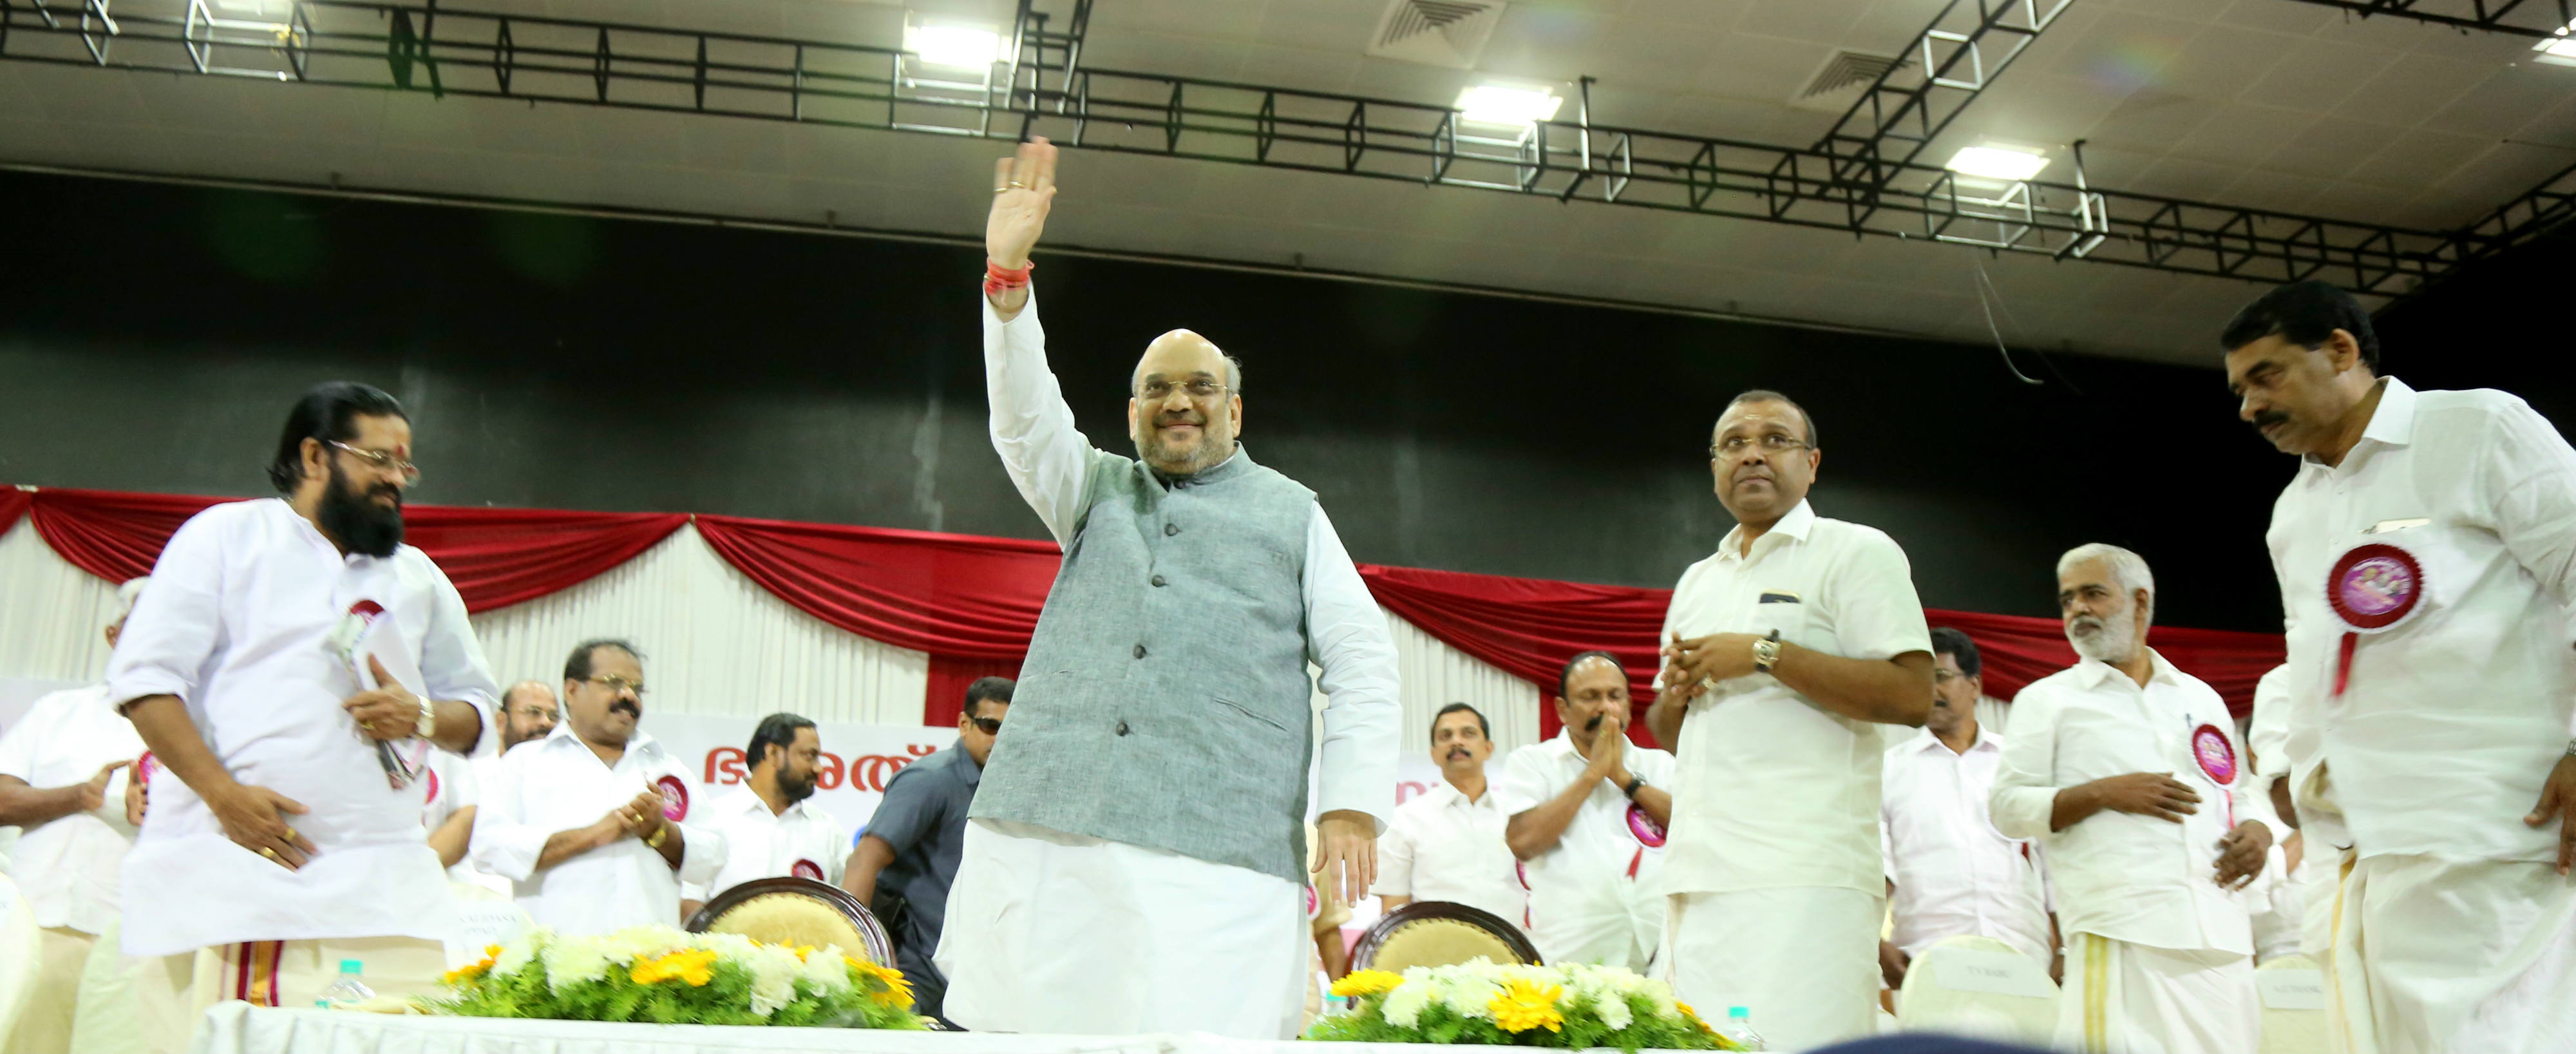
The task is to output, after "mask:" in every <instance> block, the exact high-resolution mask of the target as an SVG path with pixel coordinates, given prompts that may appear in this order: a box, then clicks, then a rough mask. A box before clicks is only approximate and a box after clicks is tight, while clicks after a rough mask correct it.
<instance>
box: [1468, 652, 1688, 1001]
mask: <svg viewBox="0 0 2576 1054" xmlns="http://www.w3.org/2000/svg"><path fill="white" fill-rule="evenodd" d="M1556 683H1557V696H1556V717H1557V720H1558V721H1559V722H1560V723H1562V724H1563V725H1564V728H1563V729H1562V730H1560V731H1559V732H1558V733H1557V734H1556V738H1554V739H1550V740H1548V741H1547V742H1545V743H1533V744H1531V745H1529V746H1525V747H1522V748H1520V749H1518V750H1515V751H1512V752H1511V754H1510V756H1508V757H1505V758H1504V759H1503V774H1502V777H1501V778H1500V779H1497V780H1495V781H1494V808H1495V809H1496V810H1497V811H1499V812H1501V813H1503V814H1504V815H1505V816H1507V817H1509V819H1508V820H1506V821H1504V824H1503V841H1504V843H1505V844H1506V845H1508V846H1509V847H1510V848H1511V852H1512V855H1513V856H1514V857H1516V858H1518V859H1519V860H1520V861H1521V864H1522V867H1523V868H1524V869H1526V870H1527V871H1528V873H1529V890H1530V901H1529V903H1530V906H1529V919H1530V939H1531V942H1532V943H1534V944H1536V945H1538V954H1539V957H1540V958H1543V959H1546V960H1547V961H1549V962H1553V963H1603V964H1606V965H1610V966H1621V967H1626V968H1628V969H1631V970H1635V971H1638V972H1640V973H1643V972H1645V971H1646V970H1647V969H1648V968H1649V967H1650V966H1652V965H1653V964H1654V962H1655V961H1656V959H1655V955H1656V951H1657V949H1658V947H1659V946H1660V943H1661V941H1662V939H1663V937H1664V908H1665V905H1664V878H1663V876H1664V870H1665V865H1664V827H1665V825H1666V824H1668V823H1670V822H1671V820H1672V810H1673V796H1672V792H1671V791H1670V790H1669V789H1667V788H1670V787H1671V786H1672V785H1673V756H1672V755H1671V754H1670V753H1668V752H1665V751H1661V750H1656V749H1653V748H1650V747H1641V746H1638V745H1636V744H1634V743H1631V742H1629V741H1628V715H1629V713H1630V712H1631V711H1630V704H1629V694H1628V671H1626V670H1624V669H1621V668H1620V666H1619V660H1618V659H1617V658H1616V657H1615V656H1612V655H1611V654H1610V653H1609V652H1606V651H1587V652H1584V653H1583V654H1581V655H1577V656H1575V657H1574V658H1573V659H1571V660H1569V661H1568V662H1567V663H1566V664H1565V669H1563V670H1561V671H1559V672H1558V674H1557V682H1556Z"/></svg>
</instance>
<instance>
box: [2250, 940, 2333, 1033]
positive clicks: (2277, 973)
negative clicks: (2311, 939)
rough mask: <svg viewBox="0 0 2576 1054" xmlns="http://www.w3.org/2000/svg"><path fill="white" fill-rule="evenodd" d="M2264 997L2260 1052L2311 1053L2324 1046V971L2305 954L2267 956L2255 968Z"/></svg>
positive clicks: (2259, 990) (2259, 991)
mask: <svg viewBox="0 0 2576 1054" xmlns="http://www.w3.org/2000/svg"><path fill="white" fill-rule="evenodd" d="M2254 988H2255V992H2256V993H2257V994H2258V995H2259V996H2260V997H2261V998H2262V1000H2263V1039H2262V1043H2261V1045H2260V1047H2258V1048H2257V1049H2258V1051H2259V1052H2260V1054H2314V1052H2317V1051H2322V1050H2324V1049H2326V1035H2327V1028H2326V993H2325V973H2324V971H2322V970H2319V969H2317V961H2316V960H2314V959H2311V958H2308V957H2307V956H2305V955H2283V956H2278V957H2275V958H2271V959H2266V960H2264V961H2263V963H2262V964H2261V965H2259V966H2256V967H2255V968H2254Z"/></svg>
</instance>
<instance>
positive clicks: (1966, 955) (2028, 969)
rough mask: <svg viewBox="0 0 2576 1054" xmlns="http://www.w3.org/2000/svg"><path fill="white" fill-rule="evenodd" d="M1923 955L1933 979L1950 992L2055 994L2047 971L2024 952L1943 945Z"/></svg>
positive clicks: (2027, 994)
mask: <svg viewBox="0 0 2576 1054" xmlns="http://www.w3.org/2000/svg"><path fill="white" fill-rule="evenodd" d="M1924 957H1925V958H1927V959H1930V960H1931V965H1932V967H1933V972H1932V976H1933V979H1934V980H1937V981H1939V982H1940V983H1941V987H1943V988H1947V989H1949V990H1951V991H1953V992H1993V993H1994V994H1996V995H2017V996H2023V997H2025V998H2030V999H2049V998H2054V997H2055V996H2056V995H2057V991H2056V989H2055V988H2053V987H2052V986H2050V984H2049V983H2048V971H2046V970H2042V969H2040V968H2039V964H2038V963H2036V962H2033V961H2031V958H2030V957H2029V956H2027V955H2016V954H2014V953H2012V952H1982V951H1974V950H1971V949H1967V948H1944V949H1942V950H1940V951H1938V952H1927V953H1926V954H1925V956H1924Z"/></svg>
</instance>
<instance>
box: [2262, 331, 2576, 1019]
mask: <svg viewBox="0 0 2576 1054" xmlns="http://www.w3.org/2000/svg"><path fill="white" fill-rule="evenodd" d="M2219 343H2220V345H2221V346H2223V347H2224V348H2226V350H2227V356H2226V365H2227V381H2228V386H2229V388H2230V389H2231V390H2232V391H2234V392H2235V393H2236V394H2237V395H2238V396H2239V398H2240V400H2241V402H2240V404H2239V407H2238V410H2237V414H2238V416H2239V417H2241V418H2242V419H2244V420H2246V421H2248V422H2251V423H2252V424H2253V425H2254V426H2255V428H2256V429H2258V430H2259V431H2260V432H2261V433H2262V434H2263V437H2264V438H2265V439H2268V440H2270V441H2271V443H2272V445H2273V447H2274V448H2276V449H2278V450H2280V451H2281V452H2282V453H2285V454H2292V455H2296V456H2297V457H2298V458H2299V468H2298V474H2297V475H2296V476H2295V477H2293V478H2292V479H2291V481H2290V483H2289V485H2287V486H2285V487H2283V488H2282V490H2281V496H2280V499H2279V500H2278V501H2277V502H2276V503H2275V504H2274V505H2273V507H2272V525H2271V529H2270V531H2269V532H2268V533H2267V534H2266V536H2265V542H2266V543H2267V544H2268V545H2269V546H2270V548H2271V553H2272V568H2273V571H2274V573H2275V574H2276V575H2277V576H2278V578H2279V579H2280V587H2281V600H2282V609H2283V613H2284V615H2285V616H2286V622H2287V629H2288V634H2287V635H2288V638H2289V667H2290V670H2291V674H2290V676H2291V678H2292V679H2293V681H2294V683H2293V685H2292V686H2291V689H2290V691H2289V692H2288V696H2287V697H2288V699H2289V700H2290V705H2289V730H2288V735H2287V737H2286V739H2285V741H2284V742H2285V747H2284V749H2285V752H2286V754H2287V755H2288V761H2289V763H2290V779H2291V786H2292V797H2293V799H2294V802H2295V805H2296V811H2297V814H2298V818H2299V824H2300V827H2301V830H2302V831H2304V832H2306V833H2307V835H2308V837H2306V838H2305V839H2303V840H2304V841H2305V842H2306V843H2307V844H2306V846H2305V852H2306V853H2308V854H2314V855H2318V856H2321V857H2327V858H2328V859H2332V858H2336V857H2339V858H2340V859H2339V860H2337V861H2336V863H2337V864H2339V869H2340V871H2341V872H2342V879H2341V883H2340V889H2339V891H2338V894H2337V895H2336V898H2335V903H2337V904H2339V905H2340V906H2341V910H2340V911H2339V912H2336V913H2335V914H2334V917H2335V918H2336V919H2339V920H2340V924H2339V925H2338V926H2337V929H2336V931H2335V934H2334V938H2333V940H2334V944H2333V955H2332V970H2333V974H2334V977H2333V984H2334V985H2335V987H2336V990H2337V993H2338V995H2337V998H2335V999H2331V1000H2329V1001H2328V1005H2329V1010H2328V1012H2329V1013H2330V1014H2332V1015H2334V1016H2335V1028H2334V1034H2335V1035H2336V1036H2337V1037H2338V1042H2339V1044H2340V1046H2341V1048H2342V1049H2344V1050H2348V1051H2353V1052H2360V1054H2369V1052H2378V1051H2389V1052H2411V1051H2432V1050H2445V1051H2447V1050H2493V1051H2540V1050H2563V1049H2565V1048H2566V1047H2567V1045H2568V1037H2570V1036H2576V879H2571V878H2570V877H2569V872H2570V869H2571V867H2576V743H2570V741H2569V733H2570V725H2571V722H2576V653H2571V652H2570V650H2569V646H2568V645H2569V632H2568V618H2567V615H2568V611H2567V609H2568V605H2569V603H2570V601H2571V599H2576V451H2571V450H2570V449H2569V447H2568V444H2567V441H2566V440H2565V439H2564V438H2563V437H2562V436H2561V435H2560V434H2559V432H2558V430H2557V429H2556V428H2554V427H2552V426H2551V424H2550V422H2549V421H2548V419H2546V418H2543V417H2541V416H2540V415H2539V414H2537V413H2535V412H2533V411H2532V409H2531V407H2530V406H2528V405H2526V404H2525V403H2524V402H2523V401H2522V400H2521V399H2518V398H2515V397H2514V396H2512V395H2509V394H2506V393H2504V392H2499V391H2494V390H2491V389H2473V390H2468V391H2417V390H2415V389H2414V388H2411V387H2408V386H2407V385H2406V383H2405V382H2403V381H2400V380H2398V379H2397V378H2395V377H2391V376H2384V375H2382V374H2380V373H2379V338H2378V336H2377V335H2376V334H2375V333H2374V332H2373V331H2372V329H2371V323H2370V316H2369V315H2368V314H2367V313H2366V312H2364V311H2362V310H2361V307H2360V305H2358V304H2356V303H2354V302H2353V300H2352V298H2351V297H2349V296H2347V295H2345V294H2344V293H2343V292H2342V291H2341V290H2338V289H2336V288H2334V287H2333V286H2330V285H2327V284H2325V283H2323V282H2299V283H2294V284H2291V285H2286V286H2282V287H2280V288H2278V289H2275V290H2273V291H2271V292H2269V293H2266V294H2264V295H2263V296H2262V297H2261V298H2259V299H2257V300H2255V301H2254V302H2253V303H2252V304H2250V305H2248V306H2247V307H2246V308H2245V310H2244V311H2242V312H2240V313H2238V315H2237V316H2236V318H2235V320H2233V321H2231V322H2230V323H2228V326H2227V328H2226V330H2225V331H2224V332H2223V333H2221V335H2220V338H2219ZM2322 862H2323V861H2321V863H2322Z"/></svg>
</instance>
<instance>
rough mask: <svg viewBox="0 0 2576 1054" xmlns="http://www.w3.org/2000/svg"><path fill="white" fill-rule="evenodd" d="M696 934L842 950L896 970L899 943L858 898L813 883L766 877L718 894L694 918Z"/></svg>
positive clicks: (691, 923)
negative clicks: (732, 935)
mask: <svg viewBox="0 0 2576 1054" xmlns="http://www.w3.org/2000/svg"><path fill="white" fill-rule="evenodd" d="M688 930H689V932H691V933H739V934H741V935H743V936H745V937H749V938H751V939H753V940H756V941H759V942H761V943H763V944H791V945H792V944H804V945H812V946H814V947H817V948H821V947H824V946H827V945H837V946H839V947H840V948H841V950H842V951H844V952H858V953H861V954H864V955H866V956H867V957H868V961H869V962H873V963H875V964H877V965H879V966H886V967H891V966H893V965H894V941H893V940H891V939H889V938H888V937H887V936H886V929H885V926H884V924H882V923H879V922H878V921H877V917H876V914H875V913H874V912H871V911H869V910H868V907H867V905H865V904H861V903H859V898H857V897H854V896H851V895H850V894H849V891H847V890H844V889H842V888H841V887H839V886H835V885H830V884H828V883H823V882H817V881H814V880H813V879H810V878H793V877H790V878H763V879H756V880H754V881H750V882H745V883H742V884H741V885H738V886H734V887H732V888H729V889H727V890H725V891H724V892H722V893H718V894H716V896H715V899H713V900H710V901H707V904H706V906H705V907H702V908H699V909H698V913H697V914H695V915H692V916H690V917H689V925H688Z"/></svg>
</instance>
